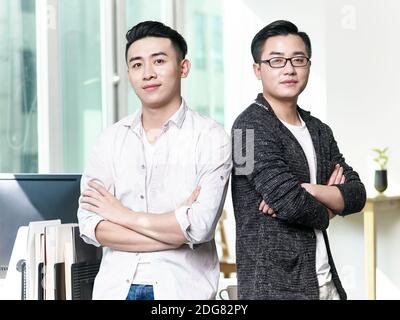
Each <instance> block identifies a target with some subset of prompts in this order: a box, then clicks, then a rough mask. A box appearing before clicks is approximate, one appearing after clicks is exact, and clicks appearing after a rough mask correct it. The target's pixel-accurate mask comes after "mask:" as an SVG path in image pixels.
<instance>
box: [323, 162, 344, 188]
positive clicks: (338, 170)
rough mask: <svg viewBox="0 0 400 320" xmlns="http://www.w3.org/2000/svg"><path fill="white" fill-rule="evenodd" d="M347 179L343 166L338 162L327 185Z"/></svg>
mask: <svg viewBox="0 0 400 320" xmlns="http://www.w3.org/2000/svg"><path fill="white" fill-rule="evenodd" d="M345 181H346V178H345V176H344V174H343V168H342V167H341V166H340V165H339V164H337V165H336V166H335V169H334V170H333V172H332V174H331V177H330V178H329V180H328V182H327V184H326V185H328V186H332V185H334V184H343V183H345Z"/></svg>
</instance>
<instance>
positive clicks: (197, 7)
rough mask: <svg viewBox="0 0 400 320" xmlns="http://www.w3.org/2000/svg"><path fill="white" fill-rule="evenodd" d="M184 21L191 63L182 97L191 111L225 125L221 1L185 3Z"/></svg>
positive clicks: (209, 0)
mask: <svg viewBox="0 0 400 320" xmlns="http://www.w3.org/2000/svg"><path fill="white" fill-rule="evenodd" d="M183 19H184V22H183V25H184V31H185V34H184V35H185V39H186V41H187V42H188V48H189V50H188V58H189V59H190V60H191V61H192V69H191V71H190V74H189V77H188V79H187V80H185V81H184V88H185V90H184V97H185V98H186V100H187V101H188V104H189V106H190V107H191V108H193V109H195V110H196V111H198V112H199V113H202V114H204V115H205V116H209V117H211V118H213V119H215V120H216V121H218V122H219V123H221V124H224V65H223V63H224V61H223V55H224V52H223V40H224V39H223V18H222V2H221V1H211V0H206V1H196V0H187V1H185V7H184V14H183Z"/></svg>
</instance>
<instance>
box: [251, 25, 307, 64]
mask: <svg viewBox="0 0 400 320" xmlns="http://www.w3.org/2000/svg"><path fill="white" fill-rule="evenodd" d="M288 34H293V35H296V36H299V37H300V38H301V39H302V40H303V42H304V44H305V46H306V50H307V54H308V57H309V58H311V41H310V38H309V37H308V35H307V34H306V33H305V32H302V31H299V29H298V28H297V26H296V25H295V24H294V23H292V22H290V21H286V20H277V21H274V22H272V23H270V24H269V25H267V26H266V27H264V28H262V29H261V30H260V31H259V32H258V33H257V34H256V35H255V36H254V38H253V41H252V42H251V54H252V56H253V59H254V62H255V63H258V62H260V60H261V54H262V49H263V47H264V44H265V42H266V41H267V39H268V38H270V37H274V36H287V35H288Z"/></svg>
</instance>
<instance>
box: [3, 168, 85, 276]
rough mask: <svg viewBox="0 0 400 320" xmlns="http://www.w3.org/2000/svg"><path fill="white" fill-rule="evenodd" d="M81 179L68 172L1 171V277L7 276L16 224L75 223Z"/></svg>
mask: <svg viewBox="0 0 400 320" xmlns="http://www.w3.org/2000/svg"><path fill="white" fill-rule="evenodd" d="M80 179H81V176H80V175H71V174H62V175H59V174H50V175H43V174H21V175H18V174H16V175H10V174H0V279H4V278H5V277H6V275H7V270H8V263H9V261H10V257H11V253H12V249H13V246H14V241H15V237H16V235H17V231H18V228H19V227H21V226H27V225H29V222H31V221H41V220H54V219H61V223H72V222H78V218H77V210H78V206H79V195H80Z"/></svg>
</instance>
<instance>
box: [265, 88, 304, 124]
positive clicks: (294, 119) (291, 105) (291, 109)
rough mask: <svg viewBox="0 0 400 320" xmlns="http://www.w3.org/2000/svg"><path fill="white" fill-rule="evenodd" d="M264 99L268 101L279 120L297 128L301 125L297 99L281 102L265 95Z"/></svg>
mask: <svg viewBox="0 0 400 320" xmlns="http://www.w3.org/2000/svg"><path fill="white" fill-rule="evenodd" d="M264 98H265V99H266V100H267V101H268V103H269V104H270V106H271V107H272V109H273V110H274V113H275V115H276V116H277V117H278V119H280V120H282V121H284V122H286V123H289V124H292V125H295V126H296V125H301V121H300V119H299V115H298V113H297V97H296V98H295V99H291V100H279V99H276V98H274V97H271V96H269V95H266V94H265V93H264Z"/></svg>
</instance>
